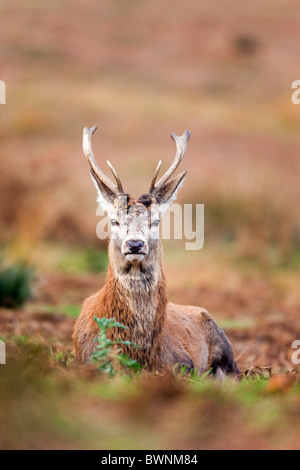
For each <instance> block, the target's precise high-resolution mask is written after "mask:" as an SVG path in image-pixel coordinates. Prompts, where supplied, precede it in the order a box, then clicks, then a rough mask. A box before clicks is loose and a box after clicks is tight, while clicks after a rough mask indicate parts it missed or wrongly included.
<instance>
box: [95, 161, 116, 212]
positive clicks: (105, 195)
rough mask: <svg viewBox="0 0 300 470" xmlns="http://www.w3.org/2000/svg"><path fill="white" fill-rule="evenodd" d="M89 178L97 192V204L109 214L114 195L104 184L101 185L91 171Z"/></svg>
mask: <svg viewBox="0 0 300 470" xmlns="http://www.w3.org/2000/svg"><path fill="white" fill-rule="evenodd" d="M91 178H92V181H93V183H94V185H95V187H96V191H97V202H98V204H101V206H102V207H103V209H104V210H106V212H108V213H109V211H110V209H111V208H112V206H113V204H114V201H115V199H116V194H115V193H114V192H113V191H112V190H111V189H110V188H109V187H108V186H106V184H104V183H102V181H100V179H99V178H98V177H97V175H96V173H95V172H94V171H93V170H91Z"/></svg>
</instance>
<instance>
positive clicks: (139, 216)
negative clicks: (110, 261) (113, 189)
mask: <svg viewBox="0 0 300 470" xmlns="http://www.w3.org/2000/svg"><path fill="white" fill-rule="evenodd" d="M110 222H111V233H112V236H111V242H110V244H111V247H112V249H113V251H114V252H115V254H116V256H118V258H119V262H121V263H122V264H124V263H125V264H128V263H131V264H135V263H143V264H144V265H145V264H147V261H150V258H151V257H152V255H153V253H154V252H156V251H157V246H158V245H159V243H160V241H159V222H160V210H159V206H158V205H157V204H156V201H155V199H154V197H153V196H151V195H150V194H144V195H143V196H141V197H139V198H138V199H134V198H132V197H131V196H129V195H128V194H123V195H120V196H118V197H117V198H116V199H115V201H114V204H113V208H111V212H110Z"/></svg>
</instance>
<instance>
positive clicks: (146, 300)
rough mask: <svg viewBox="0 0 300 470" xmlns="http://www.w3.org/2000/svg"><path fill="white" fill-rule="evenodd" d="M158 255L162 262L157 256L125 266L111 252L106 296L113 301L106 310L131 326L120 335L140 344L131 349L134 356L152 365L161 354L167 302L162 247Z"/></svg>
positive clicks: (118, 332)
mask: <svg viewBox="0 0 300 470" xmlns="http://www.w3.org/2000/svg"><path fill="white" fill-rule="evenodd" d="M158 255H159V256H158V260H159V262H157V258H156V260H154V261H153V263H151V262H148V263H147V265H143V264H137V265H127V264H126V265H122V266H121V265H120V264H119V263H117V260H116V259H115V258H114V256H113V255H111V253H110V264H109V268H108V278H107V283H106V285H105V299H106V302H107V303H108V304H109V305H106V311H109V312H111V313H110V316H111V317H113V318H115V320H116V321H119V322H120V323H122V324H123V325H124V326H126V327H127V329H126V330H123V331H120V330H119V331H117V332H116V333H115V334H116V336H121V338H122V339H123V340H124V339H126V340H129V341H131V342H133V343H135V344H137V345H138V346H139V348H140V349H134V348H133V349H130V356H131V357H132V358H135V359H137V360H139V361H140V362H141V363H144V364H145V365H148V366H149V367H153V366H155V365H156V366H157V364H154V363H153V360H154V358H155V357H156V358H157V357H159V354H158V349H159V347H160V345H159V339H160V335H161V332H162V329H163V326H164V322H165V316H166V306H167V298H166V285H165V278H164V274H163V271H162V266H161V250H159V253H158ZM124 349H125V350H126V348H124ZM127 352H128V351H127Z"/></svg>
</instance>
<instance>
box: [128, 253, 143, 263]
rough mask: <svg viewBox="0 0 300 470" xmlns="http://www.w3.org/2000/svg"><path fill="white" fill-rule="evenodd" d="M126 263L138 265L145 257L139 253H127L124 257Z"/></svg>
mask: <svg viewBox="0 0 300 470" xmlns="http://www.w3.org/2000/svg"><path fill="white" fill-rule="evenodd" d="M125 256H126V259H127V261H129V262H130V263H131V264H137V263H140V262H141V261H142V260H143V259H144V257H145V255H144V254H142V253H140V254H132V253H127V254H126V255H125Z"/></svg>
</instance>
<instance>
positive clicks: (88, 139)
mask: <svg viewBox="0 0 300 470" xmlns="http://www.w3.org/2000/svg"><path fill="white" fill-rule="evenodd" d="M96 129H97V126H93V127H85V128H84V129H83V141H82V148H83V153H84V155H85V157H86V159H87V160H88V162H89V164H90V166H91V168H92V170H93V171H94V173H95V175H96V176H97V177H98V178H99V180H100V181H101V182H102V183H103V184H105V185H106V186H107V187H108V188H109V189H110V190H111V191H112V192H113V193H114V194H116V195H117V194H118V193H119V185H118V186H116V185H115V184H114V183H113V182H112V181H111V180H110V179H109V178H107V176H105V174H104V173H103V172H102V171H101V170H100V168H99V167H98V165H97V163H96V160H95V157H94V155H93V151H92V135H93V134H94V132H95V131H96ZM122 192H123V191H122Z"/></svg>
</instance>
